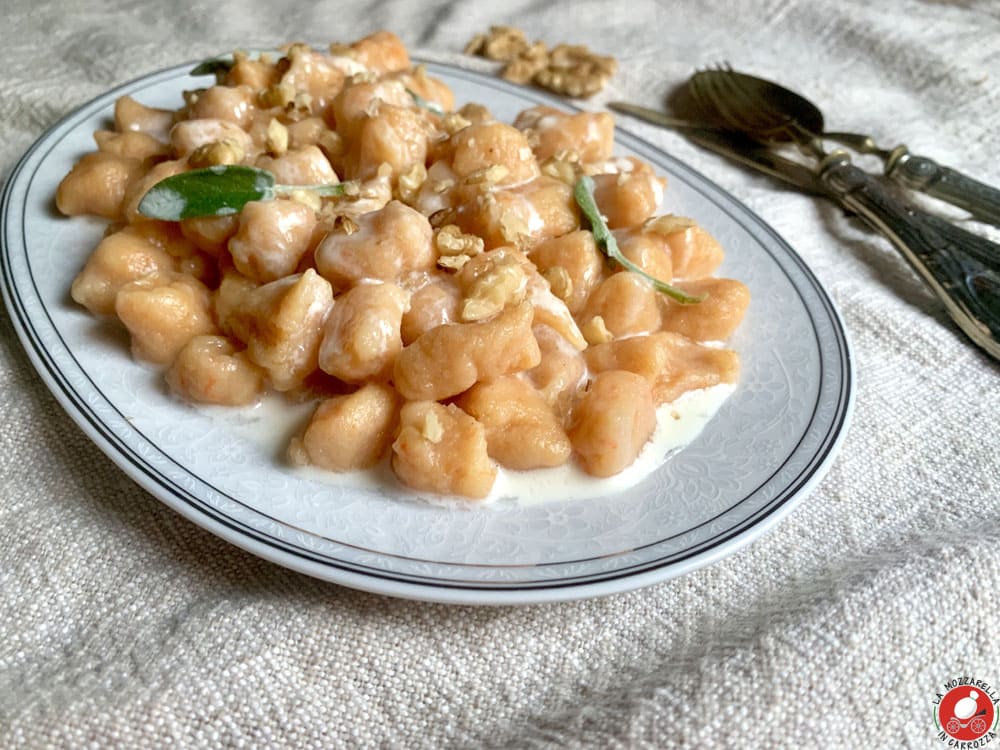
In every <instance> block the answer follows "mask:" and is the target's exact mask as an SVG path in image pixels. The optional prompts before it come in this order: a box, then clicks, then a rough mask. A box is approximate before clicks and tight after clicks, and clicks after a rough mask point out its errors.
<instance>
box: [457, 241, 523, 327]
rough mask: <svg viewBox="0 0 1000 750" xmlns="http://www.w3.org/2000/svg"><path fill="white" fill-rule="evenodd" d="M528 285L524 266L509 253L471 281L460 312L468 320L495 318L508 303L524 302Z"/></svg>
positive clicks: (463, 318)
mask: <svg viewBox="0 0 1000 750" xmlns="http://www.w3.org/2000/svg"><path fill="white" fill-rule="evenodd" d="M527 285H528V275H527V274H526V273H525V271H524V267H523V266H521V264H520V263H519V262H518V261H517V259H516V258H514V257H513V256H511V255H505V256H503V257H502V258H500V259H499V260H498V261H497V262H496V263H493V264H492V266H491V267H487V270H486V271H484V272H483V273H481V274H480V275H479V276H477V277H476V278H475V280H474V281H473V282H472V283H471V284H470V286H469V289H468V291H467V292H466V296H465V299H464V300H463V301H462V306H461V308H460V310H459V315H460V316H461V318H462V320H463V321H465V322H466V323H471V322H473V321H476V320H484V319H485V318H489V317H492V316H493V315H496V314H497V313H498V312H500V311H501V310H503V309H504V307H506V305H507V304H508V303H514V304H516V303H518V302H521V301H522V300H523V299H524V297H525V295H526V293H527Z"/></svg>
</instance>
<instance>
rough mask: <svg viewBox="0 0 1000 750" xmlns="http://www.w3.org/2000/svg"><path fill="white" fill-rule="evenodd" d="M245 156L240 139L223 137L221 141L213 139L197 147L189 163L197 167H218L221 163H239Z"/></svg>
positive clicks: (189, 158)
mask: <svg viewBox="0 0 1000 750" xmlns="http://www.w3.org/2000/svg"><path fill="white" fill-rule="evenodd" d="M245 156H246V154H245V153H244V151H243V146H242V145H240V143H239V141H236V140H233V139H231V138H223V139H222V140H221V141H213V142H212V143H206V144H204V145H203V146H199V147H198V148H196V149H195V150H194V151H192V152H191V156H189V157H188V164H189V165H191V166H192V167H194V168H196V169H197V168H200V167H216V166H219V165H221V164H239V163H240V162H241V161H243V157H245Z"/></svg>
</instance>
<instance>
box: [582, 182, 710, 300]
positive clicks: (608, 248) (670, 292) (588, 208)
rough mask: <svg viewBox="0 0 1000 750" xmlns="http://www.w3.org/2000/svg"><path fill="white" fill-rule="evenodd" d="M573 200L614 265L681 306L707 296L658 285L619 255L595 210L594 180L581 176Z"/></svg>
mask: <svg viewBox="0 0 1000 750" xmlns="http://www.w3.org/2000/svg"><path fill="white" fill-rule="evenodd" d="M573 198H574V199H575V200H576V205H578V206H579V207H580V210H581V211H582V212H583V215H584V216H585V217H586V218H587V221H589V222H590V231H591V233H592V234H593V235H594V242H595V243H597V247H598V248H600V250H601V252H602V253H604V254H605V255H606V256H607V257H609V258H610V259H611V260H613V261H614V262H615V263H617V264H619V265H620V266H623V267H624V268H627V269H628V270H629V271H631V272H632V273H635V274H638V275H639V276H642V277H643V278H644V279H646V281H648V282H649V283H651V284H652V285H653V287H654V288H655V289H656V290H657V291H658V292H662V293H663V294H665V295H667V296H668V297H670V299H672V300H675V301H677V302H680V303H681V304H684V305H690V304H694V303H696V302H701V301H702V300H704V299H705V298H706V297H707V296H708V295H707V294H700V295H697V296H695V295H692V294H688V293H687V292H685V291H684V290H682V289H678V288H677V287H675V286H673V285H671V284H668V283H667V282H665V281H660V280H659V279H658V278H656V277H655V276H651V275H650V274H648V273H646V272H645V271H644V270H642V269H641V268H640V267H639V266H637V265H636V264H635V263H633V262H632V261H630V260H629V259H628V258H626V257H625V256H624V255H623V254H622V251H621V250H620V249H619V248H618V241H617V240H615V236H614V235H613V234H611V230H610V229H608V225H607V223H605V221H604V217H603V216H601V212H600V210H599V209H598V208H597V201H595V200H594V179H593V178H592V177H590V176H589V175H584V176H583V177H581V178H580V179H578V180H577V181H576V185H575V186H574V187H573Z"/></svg>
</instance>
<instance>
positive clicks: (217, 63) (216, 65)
mask: <svg viewBox="0 0 1000 750" xmlns="http://www.w3.org/2000/svg"><path fill="white" fill-rule="evenodd" d="M232 67H233V61H232V60H225V59H223V58H221V57H220V58H215V59H214V60H202V61H201V62H200V63H198V64H197V65H195V66H194V67H193V68H192V69H191V72H190V73H188V75H189V76H214V75H218V74H219V73H228V72H229V71H230V70H231V69H232Z"/></svg>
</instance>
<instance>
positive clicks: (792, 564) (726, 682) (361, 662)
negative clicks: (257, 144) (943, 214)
mask: <svg viewBox="0 0 1000 750" xmlns="http://www.w3.org/2000/svg"><path fill="white" fill-rule="evenodd" d="M498 23H504V24H512V25H515V26H518V27H521V28H523V29H525V30H526V31H527V32H528V34H529V36H531V37H532V38H540V39H543V40H545V41H546V42H548V43H550V44H554V43H558V42H563V41H567V42H576V43H585V44H588V45H590V46H591V47H593V48H594V49H595V50H597V51H599V52H602V53H606V54H612V55H614V56H615V57H617V58H618V60H619V63H620V71H619V73H618V75H617V76H616V77H615V79H614V81H613V85H612V87H611V88H610V89H609V90H608V91H606V92H605V94H604V95H602V96H603V98H599V99H597V100H596V101H595V102H594V104H595V106H596V105H597V104H599V103H600V102H601V101H604V100H605V99H607V98H623V99H627V100H630V101H634V102H637V103H642V104H647V105H650V106H660V104H661V102H662V99H663V96H664V94H665V93H666V92H667V91H668V90H669V89H670V88H671V87H672V86H674V85H676V84H678V83H679V82H681V81H683V80H684V79H685V78H686V77H687V76H688V75H689V74H690V73H691V72H692V70H693V69H694V68H695V67H697V66H701V65H705V64H708V63H710V62H715V61H719V60H723V59H725V60H729V61H730V62H731V63H732V64H733V65H734V66H736V67H738V68H741V69H746V70H749V71H751V72H754V73H756V74H758V75H761V76H764V77H767V78H772V79H778V80H781V81H783V82H786V83H787V84H788V85H790V86H792V87H794V88H796V89H798V90H801V91H803V92H806V93H808V94H809V95H811V96H812V97H814V98H815V99H817V100H818V101H819V102H820V103H821V104H822V105H823V107H824V109H825V110H826V112H827V115H828V123H829V125H830V126H832V127H833V128H835V129H839V130H851V129H855V130H859V131H866V132H871V133H873V134H874V135H876V136H877V138H878V139H879V140H880V141H881V142H884V143H895V142H899V141H897V140H895V139H899V140H901V141H902V140H905V142H906V143H908V144H909V145H910V146H911V147H912V148H913V150H914V151H915V152H917V153H926V154H929V155H932V156H934V157H936V158H938V159H939V160H941V161H944V162H946V163H949V164H951V165H952V166H955V167H958V168H960V169H964V170H966V171H968V172H970V173H973V174H975V175H977V176H979V177H980V178H982V179H984V180H987V181H992V182H993V183H1000V161H998V160H997V146H998V144H1000V114H998V112H1000V6H998V5H997V4H995V3H992V2H989V0H983V1H982V2H974V1H973V0H967V1H965V2H962V1H961V0H956V1H954V2H945V1H944V0H939V1H938V2H930V1H925V2H917V1H916V0H906V1H903V0H896V1H893V2H883V3H873V2H860V1H855V0H842V2H839V3H827V2H819V1H817V2H806V1H805V0H755V1H754V2H743V1H737V0H733V1H731V2H726V1H725V0H671V1H670V2H666V1H664V2H651V1H650V0H638V1H636V2H628V3H624V2H623V3H610V2H597V1H596V0H590V1H588V2H570V1H569V0H547V2H538V1H537V0H534V1H530V0H511V1H510V2H507V3H503V4H497V3H471V2H457V1H455V2H405V1H403V0H397V1H391V0H386V1H383V2H374V3H356V2H342V1H337V0H322V1H320V2H265V1H264V0H240V1H239V2H237V1H235V0H217V1H216V2H181V3H178V2H160V3H144V2H138V1H137V0H108V1H107V2H101V3H92V2H72V1H71V0H61V1H60V2H30V1H29V0H8V1H7V2H6V3H5V6H4V13H3V21H2V24H3V26H2V31H0V39H2V40H3V43H2V44H0V70H2V71H3V72H2V74H0V170H2V171H0V175H2V176H3V178H4V179H6V177H7V176H8V175H9V174H10V172H11V170H12V168H13V166H14V164H15V163H16V160H17V159H18V157H19V156H20V155H21V154H22V153H23V152H24V151H25V150H26V149H27V148H28V147H29V146H30V145H31V143H32V142H33V141H34V140H35V139H36V138H37V137H38V136H39V135H41V134H42V132H43V131H44V130H45V129H46V128H48V127H49V126H50V125H52V124H53V123H55V122H56V121H57V120H58V119H59V118H60V117H61V116H62V115H64V114H65V113H67V112H69V111H70V110H71V109H72V108H74V107H76V106H78V105H80V104H82V103H84V102H85V101H87V100H88V99H90V98H91V97H93V96H95V95H97V94H99V93H101V92H103V91H105V90H106V89H108V88H110V87H112V86H114V85H116V84H119V83H121V82H123V81H126V80H128V79H131V78H134V77H135V76H137V75H139V74H142V73H145V72H150V71H153V70H155V69H157V68H160V67H165V66H168V65H173V64H176V63H179V62H183V61H185V60H191V59H194V58H198V57H200V56H204V57H208V56H212V55H215V54H217V53H220V52H225V51H229V50H232V49H234V48H246V47H269V46H274V45H276V44H279V43H282V42H285V41H290V40H304V41H309V42H314V43H317V44H325V43H327V42H329V41H332V40H342V41H348V40H351V39H354V38H357V37H359V36H362V35H364V34H366V33H369V32H371V31H374V30H377V29H380V28H387V29H391V30H393V31H395V32H396V33H398V34H399V35H400V36H401V37H402V38H403V40H404V41H405V42H406V43H407V44H408V45H409V46H410V47H411V49H412V50H414V51H418V52H420V53H422V54H424V55H426V56H429V57H432V58H434V59H442V60H447V61H450V62H457V63H459V64H463V65H469V66H476V67H477V68H480V69H482V68H485V67H489V66H488V64H487V63H485V62H484V61H481V60H473V59H471V58H467V57H463V56H462V55H461V54H460V52H461V49H462V47H463V46H464V44H465V42H466V41H467V40H468V39H469V38H470V37H471V36H472V35H473V34H474V33H477V32H480V31H484V30H485V29H486V28H487V27H488V26H489V25H491V24H498ZM630 127H632V128H633V129H634V130H636V131H638V132H639V133H640V135H642V136H643V137H644V138H646V139H649V140H651V141H653V142H655V143H657V144H659V145H660V146H662V147H663V148H665V149H666V150H668V151H669V152H671V153H672V154H674V155H675V156H677V157H679V158H681V159H683V160H685V161H686V162H688V163H689V164H691V165H692V166H694V167H695V168H696V169H698V170H700V171H702V172H703V173H704V174H706V175H707V176H708V177H710V178H711V179H712V180H714V181H716V182H718V183H719V184H721V185H722V186H723V187H725V188H727V189H728V190H730V191H731V192H732V193H734V194H735V195H736V196H738V197H739V198H740V199H742V200H743V201H745V202H746V203H747V204H748V205H749V206H750V207H751V208H753V209H754V210H755V211H757V212H758V213H759V214H760V215H761V216H762V217H763V218H764V219H765V220H766V221H767V222H769V223H771V224H772V225H773V226H774V227H775V228H776V229H777V230H778V232H780V233H781V234H782V235H783V236H784V237H785V239H787V240H788V242H789V243H791V245H792V246H793V247H795V248H796V249H797V250H798V252H799V253H800V254H801V255H802V257H803V258H804V259H805V261H806V262H807V263H808V264H809V265H810V266H811V267H812V269H813V271H814V272H815V273H816V274H817V276H818V277H819V278H820V280H821V281H822V282H823V283H824V284H825V285H826V287H827V289H828V290H829V291H830V293H831V295H832V297H833V298H834V300H835V301H836V303H837V305H838V306H839V308H840V310H841V312H842V313H843V315H844V318H845V321H846V324H847V327H848V329H849V333H850V335H851V338H852V340H853V345H854V353H855V356H856V365H857V375H858V395H857V408H856V412H855V417H854V423H853V427H852V429H851V431H850V433H849V435H848V437H847V440H846V442H845V444H844V447H843V452H842V453H841V454H840V456H839V458H838V459H837V461H836V463H835V464H834V466H833V468H832V470H831V471H830V473H829V475H828V476H827V477H826V479H825V480H824V481H823V482H822V484H820V486H819V487H818V489H817V490H816V491H815V492H814V493H813V494H812V495H811V496H810V497H809V498H808V499H807V500H806V501H805V502H804V503H802V504H801V506H800V507H799V508H798V510H797V511H796V512H795V513H794V514H793V515H792V516H791V517H789V518H788V519H787V520H786V521H785V522H783V523H782V524H781V525H780V526H778V527H777V528H776V530H774V531H773V532H771V533H770V534H769V535H767V536H766V537H764V538H763V539H761V540H760V541H757V542H755V543H754V544H752V545H750V546H749V547H747V548H744V549H743V550H742V551H740V552H738V553H737V554H735V555H733V556H731V557H729V558H727V559H725V560H723V561H721V562H719V563H717V564H715V565H713V566H711V567H709V568H705V569H702V570H699V571H697V572H695V573H693V574H690V575H687V576H684V577H682V578H679V579H675V580H671V581H669V582H666V583H663V584H660V585H657V586H653V587H650V588H647V589H644V590H639V591H635V592H632V593H628V594H622V595H616V596H612V597H608V598H604V599H599V600H592V601H585V602H576V603H567V604H558V605H548V606H535V607H527V608H467V607H448V606H441V605H431V604H422V603H416V602H408V601H401V600H392V599H388V598H383V597H379V596H373V595H369V594H365V593H361V592H357V591H352V590H349V589H345V588H340V587H338V586H335V585H332V584H328V583H324V582H321V581H318V580H314V579H311V578H309V577H306V576H304V575H300V574H297V573H293V572H290V571H288V570H285V569H283V568H280V567H278V566H276V565H273V564H270V563H267V562H264V561H262V560H260V559H258V558H255V557H253V556H251V555H249V554H247V553H245V552H242V551H241V550H239V549H237V548H235V547H233V546H230V545H228V544H226V543H224V542H222V541H220V540H218V539H216V538H215V537H213V536H211V535H210V534H208V533H206V532H204V531H202V530H201V529H199V528H198V527H196V526H195V525H194V524H192V523H190V522H188V521H186V520H185V519H183V518H181V517H180V516H178V515H176V514H175V513H174V512H172V511H170V510H168V509H167V508H166V507H165V506H163V505H161V504H160V503H159V502H158V501H157V500H155V499H154V498H152V497H151V496H149V495H147V494H145V493H144V492H143V491H142V490H140V489H139V488H138V487H137V486H136V485H135V484H133V482H132V481H130V480H129V479H127V478H126V477H125V476H124V475H123V474H122V473H121V472H120V471H119V470H118V469H117V468H116V467H115V466H114V465H113V464H112V463H111V461H110V460H108V459H107V458H106V457H105V456H104V455H103V454H102V453H101V452H100V451H99V450H98V449H97V448H96V447H94V446H93V445H92V444H91V443H90V442H89V441H88V440H87V438H85V437H84V435H83V434H82V433H81V432H80V430H79V429H77V427H76V426H75V425H74V424H73V423H72V422H71V421H70V419H69V418H68V417H66V416H65V415H64V414H63V413H62V411H61V409H60V408H59V406H58V405H57V403H56V401H55V400H54V399H53V397H52V396H51V395H50V394H49V393H48V391H47V390H46V389H45V387H44V386H43V385H42V383H41V381H40V379H39V378H38V377H37V376H36V374H35V372H34V370H33V369H32V367H31V365H30V363H29V362H28V360H27V358H26V356H25V354H24V352H23V351H22V348H21V346H20V344H19V343H18V341H17V339H16V337H15V334H14V332H13V328H12V326H11V323H10V319H9V315H8V314H7V313H6V311H4V312H2V313H0V316H2V318H3V320H2V321H0V414H2V417H0V449H2V450H0V500H2V503H0V595H2V600H0V602H2V606H0V746H3V747H112V746H122V747H200V746H227V747H228V746H233V747H291V748H305V747H432V748H439V747H481V746H488V747H516V748H523V747H544V746H554V747H563V746H574V747H575V746H581V747H710V746H718V747H779V746H784V747H801V746H807V747H857V746H862V745H865V746H889V745H897V744H898V745H903V746H911V747H936V746H944V744H943V743H941V742H940V740H938V739H935V736H934V735H935V730H934V727H933V720H932V707H933V701H934V700H935V696H936V694H937V693H940V692H942V686H943V684H944V683H945V682H946V681H948V680H951V679H953V678H957V677H962V676H972V677H975V678H978V679H980V680H984V681H987V682H990V683H991V684H992V685H996V684H997V683H998V682H1000V647H998V645H997V643H998V635H1000V619H998V610H1000V606H998V605H1000V595H998V590H1000V555H998V552H1000V549H998V541H1000V428H998V416H1000V368H998V366H997V364H996V363H994V362H992V361H990V360H989V359H988V358H987V357H986V356H985V355H983V354H982V353H980V352H979V351H978V350H977V349H975V348H974V347H972V346H971V345H970V344H969V343H968V342H967V340H966V339H965V338H964V337H963V336H962V335H961V334H960V333H959V332H958V331H957V330H956V328H955V327H954V326H953V325H951V324H950V322H949V320H948V318H947V317H946V315H945V314H944V312H943V311H942V309H941V307H940V305H939V304H938V303H937V302H936V301H935V298H934V297H933V296H932V295H931V294H930V293H929V292H928V291H927V289H926V288H925V287H924V286H923V285H922V284H921V282H920V281H918V279H917V277H916V276H915V275H914V273H913V272H912V271H911V270H910V269H909V268H908V267H907V266H906V265H905V263H904V262H903V261H902V260H901V259H900V257H899V256H898V255H897V254H896V253H895V252H894V251H893V250H892V249H891V247H890V246H889V245H888V244H887V243H886V242H885V241H883V240H882V239H880V238H878V237H877V236H875V235H873V234H871V233H870V232H868V231H866V230H865V229H864V228H863V227H862V226H861V225H860V224H858V223H857V222H856V221H855V220H852V219H850V218H848V217H846V216H845V215H843V213H842V212H841V211H839V210H838V209H836V208H835V207H833V206H832V205H828V204H824V203H820V202H818V201H816V200H813V199H811V198H808V197H804V196H801V195H798V194H796V193H793V192H790V191H786V190H782V189H780V188H779V186H778V185H777V184H776V183H774V182H773V181H771V180H769V179H767V178H765V177H758V176H754V175H752V174H749V173H747V172H745V171H742V170H740V169H739V168H737V167H735V166H733V165H731V164H729V163H726V162H724V161H723V160H722V159H721V158H719V157H715V156H713V155H710V154H708V153H706V152H704V151H701V150H699V149H697V148H696V147H694V146H693V145H691V144H690V143H688V142H687V141H685V140H684V139H683V138H681V137H679V136H678V135H676V134H673V133H669V132H666V131H663V130H659V129H656V128H654V127H651V126H644V125H639V124H635V123H631V125H630ZM872 166H875V165H874V164H872ZM970 227H972V228H974V229H975V230H976V231H984V232H987V233H989V231H988V230H986V229H984V228H983V227H981V226H979V225H970ZM992 236H993V237H994V238H996V237H997V233H996V232H995V231H994V232H992Z"/></svg>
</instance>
